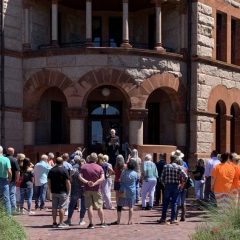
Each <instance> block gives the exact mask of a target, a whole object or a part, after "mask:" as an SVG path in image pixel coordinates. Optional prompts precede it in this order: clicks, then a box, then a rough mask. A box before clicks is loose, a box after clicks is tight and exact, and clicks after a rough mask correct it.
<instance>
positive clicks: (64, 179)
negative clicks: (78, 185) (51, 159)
mask: <svg viewBox="0 0 240 240" xmlns="http://www.w3.org/2000/svg"><path fill="white" fill-rule="evenodd" d="M48 188H49V190H50V192H51V193H52V218H53V227H57V226H58V227H59V228H65V227H67V226H68V225H67V224H65V223H64V222H63V218H64V210H65V209H66V208H67V206H68V200H69V196H70V192H71V183H70V178H69V174H68V171H67V170H66V169H65V168H64V167H63V159H62V158H61V157H57V159H56V166H54V167H53V168H52V169H51V170H50V171H49V173H48ZM57 212H59V225H57Z"/></svg>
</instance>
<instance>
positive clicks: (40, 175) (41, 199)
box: [34, 154, 51, 210]
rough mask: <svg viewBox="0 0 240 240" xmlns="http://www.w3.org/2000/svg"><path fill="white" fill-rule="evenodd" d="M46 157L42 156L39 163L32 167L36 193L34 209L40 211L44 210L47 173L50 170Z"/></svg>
mask: <svg viewBox="0 0 240 240" xmlns="http://www.w3.org/2000/svg"><path fill="white" fill-rule="evenodd" d="M47 160H48V156H47V155H45V154H44V155H42V156H41V160H40V162H38V163H37V164H36V165H35V167H34V179H35V181H34V182H35V192H36V200H35V209H36V210H37V209H38V208H40V210H42V209H44V206H45V200H46V194H47V188H48V179H47V176H48V173H49V171H50V169H51V167H50V165H49V164H48V162H47Z"/></svg>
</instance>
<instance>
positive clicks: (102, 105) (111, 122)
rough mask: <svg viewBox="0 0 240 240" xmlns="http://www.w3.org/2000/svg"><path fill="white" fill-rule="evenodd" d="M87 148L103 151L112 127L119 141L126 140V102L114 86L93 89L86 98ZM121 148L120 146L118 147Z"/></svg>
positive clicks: (91, 150) (127, 107)
mask: <svg viewBox="0 0 240 240" xmlns="http://www.w3.org/2000/svg"><path fill="white" fill-rule="evenodd" d="M87 107H88V124H87V134H86V135H87V141H86V142H87V149H88V152H89V153H90V152H93V151H94V152H97V153H100V152H101V153H105V152H106V138H107V136H108V135H109V133H110V129H111V128H114V129H115V130H116V134H117V135H118V136H119V138H120V143H121V145H122V143H125V142H128V129H129V124H128V120H127V115H128V109H129V106H128V103H127V101H126V99H125V97H124V95H123V93H122V92H121V91H120V90H119V89H117V88H116V87H113V86H110V85H105V86H101V87H98V88H96V89H94V90H93V91H92V92H91V93H90V94H89V96H88V99H87ZM120 149H121V148H120Z"/></svg>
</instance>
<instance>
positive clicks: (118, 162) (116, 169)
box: [114, 155, 126, 202]
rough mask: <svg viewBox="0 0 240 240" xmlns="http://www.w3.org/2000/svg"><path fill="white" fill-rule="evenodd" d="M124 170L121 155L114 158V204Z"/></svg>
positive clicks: (117, 196)
mask: <svg viewBox="0 0 240 240" xmlns="http://www.w3.org/2000/svg"><path fill="white" fill-rule="evenodd" d="M125 168H126V166H125V162H124V158H123V156H122V155H118V156H117V157H116V165H115V167H114V172H115V179H114V190H115V192H116V202H118V199H119V189H120V177H121V174H122V172H123V171H124V169H125Z"/></svg>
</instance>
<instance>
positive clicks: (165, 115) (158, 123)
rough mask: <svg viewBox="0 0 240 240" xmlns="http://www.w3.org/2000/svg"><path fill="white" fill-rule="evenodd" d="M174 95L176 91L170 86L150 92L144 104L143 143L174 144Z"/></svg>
mask: <svg viewBox="0 0 240 240" xmlns="http://www.w3.org/2000/svg"><path fill="white" fill-rule="evenodd" d="M176 97H177V96H176V92H175V91H174V90H172V89H170V88H160V89H157V90H155V91H154V92H152V93H151V95H150V96H149V98H148V100H147V104H146V108H147V109H148V118H147V119H146V120H145V122H144V144H154V145H176V116H177V105H176Z"/></svg>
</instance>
